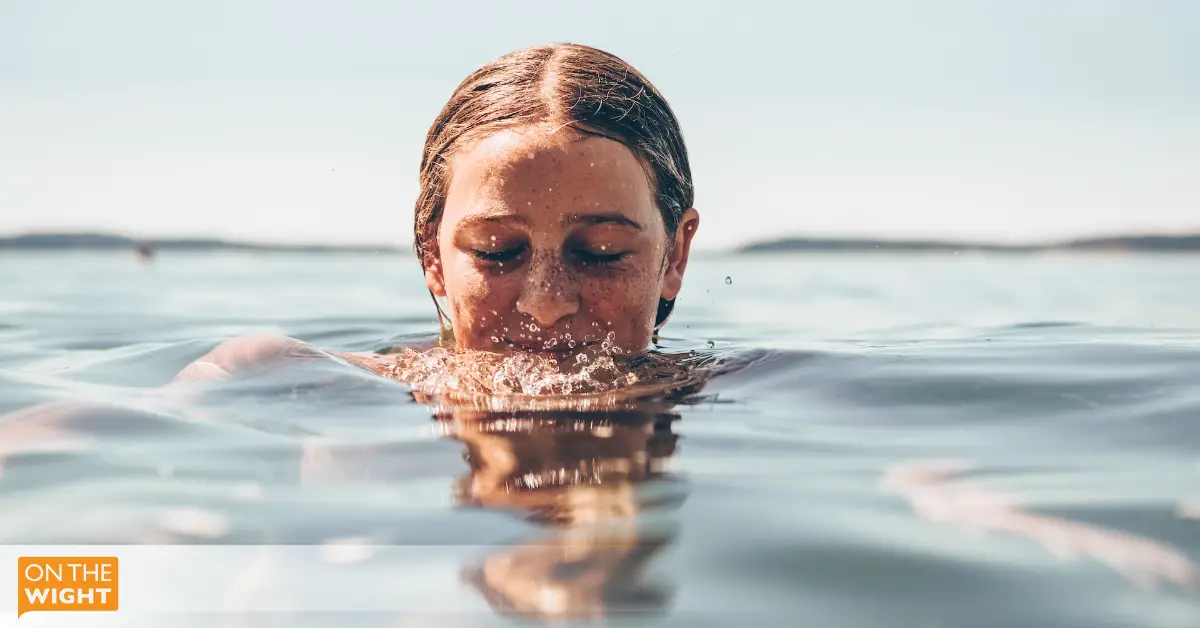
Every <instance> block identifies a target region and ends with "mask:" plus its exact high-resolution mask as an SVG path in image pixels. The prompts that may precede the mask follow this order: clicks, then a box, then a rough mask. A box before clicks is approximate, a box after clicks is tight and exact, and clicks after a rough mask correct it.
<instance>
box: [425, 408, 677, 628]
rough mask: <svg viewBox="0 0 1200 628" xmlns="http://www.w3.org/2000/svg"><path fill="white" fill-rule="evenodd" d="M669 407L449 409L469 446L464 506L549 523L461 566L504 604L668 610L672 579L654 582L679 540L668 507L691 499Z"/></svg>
mask: <svg viewBox="0 0 1200 628" xmlns="http://www.w3.org/2000/svg"><path fill="white" fill-rule="evenodd" d="M678 419H679V416H678V415H677V414H672V413H667V412H639V411H626V412H612V413H585V412H579V413H565V412H562V413H544V412H524V413H507V414H496V413H492V414H480V413H475V412H457V413H452V414H449V415H441V416H439V417H438V420H439V421H440V422H441V423H442V426H443V429H444V433H445V434H446V435H447V436H449V437H450V438H454V439H456V440H458V441H461V442H462V443H463V444H464V445H465V451H464V453H463V458H464V460H465V461H466V463H467V465H468V467H469V469H470V470H469V472H468V473H467V474H466V475H464V476H463V477H462V478H461V479H460V481H459V483H458V486H457V491H456V500H457V502H458V503H459V504H460V505H463V506H468V507H474V508H491V509H501V510H506V511H511V512H513V513H515V514H517V515H519V516H521V517H523V518H525V519H527V520H530V521H532V522H535V523H537V524H539V525H541V526H544V527H547V528H549V529H550V530H549V533H546V534H542V535H538V536H537V537H536V538H534V539H532V540H526V541H522V542H519V543H517V544H516V545H513V546H510V547H505V548H504V549H502V550H500V551H497V552H493V553H491V554H489V555H487V556H486V557H484V558H483V559H482V560H481V561H479V562H478V563H477V564H475V565H471V566H469V567H468V568H466V569H465V570H464V574H463V577H464V581H465V582H468V583H470V585H471V586H472V587H474V588H475V589H476V590H477V591H478V592H479V593H480V594H481V595H482V596H483V597H484V598H485V599H486V600H487V602H488V604H489V605H490V606H491V607H492V608H493V609H494V610H495V611H496V612H497V613H500V614H503V615H509V616H519V617H523V618H526V619H531V618H536V619H564V618H572V619H601V618H605V617H612V616H618V615H620V616H626V615H644V614H656V613H662V612H665V610H666V608H667V606H668V604H669V602H670V593H671V590H672V589H671V587H670V586H669V584H668V583H665V582H660V581H659V582H655V581H648V580H647V577H646V571H647V569H648V568H649V567H650V566H651V565H650V563H651V562H652V560H653V558H654V557H655V556H657V555H658V554H659V553H660V552H662V551H663V550H664V549H665V548H666V547H667V546H668V545H670V544H671V543H672V542H673V541H674V539H675V537H676V533H677V532H676V529H675V527H674V525H672V522H670V521H664V520H663V518H662V517H661V515H663V514H664V513H668V512H670V511H671V510H673V509H674V508H676V507H677V506H678V505H679V504H680V503H681V502H682V501H683V499H684V498H685V495H686V483H685V482H684V481H682V480H680V479H678V478H675V477H673V476H672V475H671V474H670V473H668V472H667V471H666V462H667V459H668V458H670V457H671V456H672V455H674V453H675V449H676V443H677V440H678V436H677V435H676V434H675V433H674V432H673V431H672V424H673V423H674V421H676V420H678Z"/></svg>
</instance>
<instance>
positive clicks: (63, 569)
mask: <svg viewBox="0 0 1200 628" xmlns="http://www.w3.org/2000/svg"><path fill="white" fill-rule="evenodd" d="M115 610H117V558H116V557H115V556H106V557H99V556H78V557H70V558H68V557H62V556H44V557H43V556H23V557H21V558H18V559H17V617H18V618H19V617H21V615H24V614H25V613H28V612H29V611H115Z"/></svg>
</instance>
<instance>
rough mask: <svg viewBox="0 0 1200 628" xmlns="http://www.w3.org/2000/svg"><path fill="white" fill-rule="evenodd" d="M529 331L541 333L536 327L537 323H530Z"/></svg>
mask: <svg viewBox="0 0 1200 628" xmlns="http://www.w3.org/2000/svg"><path fill="white" fill-rule="evenodd" d="M529 331H532V332H538V331H541V328H539V327H538V326H537V323H530V324H529Z"/></svg>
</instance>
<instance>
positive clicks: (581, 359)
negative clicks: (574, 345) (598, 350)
mask: <svg viewBox="0 0 1200 628" xmlns="http://www.w3.org/2000/svg"><path fill="white" fill-rule="evenodd" d="M587 361H588V356H587V354H586V353H580V354H579V355H577V356H575V363H576V364H583V363H584V362H587Z"/></svg>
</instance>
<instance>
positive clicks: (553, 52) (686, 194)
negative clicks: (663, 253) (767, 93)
mask: <svg viewBox="0 0 1200 628" xmlns="http://www.w3.org/2000/svg"><path fill="white" fill-rule="evenodd" d="M531 124H549V125H552V126H561V127H570V128H572V129H574V130H575V131H577V132H579V133H581V134H586V135H600V136H603V137H607V138H610V139H612V140H615V141H618V142H621V143H622V144H624V145H625V146H627V147H628V148H629V149H630V150H631V151H633V154H634V155H636V156H637V157H638V159H640V160H641V161H642V163H643V166H644V167H645V168H646V169H647V176H649V177H650V178H651V180H650V183H651V188H652V189H653V191H654V194H655V201H656V204H657V206H658V209H659V211H660V212H661V213H662V218H663V225H664V226H665V227H666V232H667V236H668V240H669V242H673V241H674V235H675V231H676V230H677V229H678V228H679V221H680V219H681V217H682V215H683V212H684V210H686V209H688V208H690V207H691V206H692V203H693V199H694V190H693V187H692V172H691V167H690V165H689V164H688V156H687V149H686V147H685V146H684V143H683V133H682V132H681V130H680V127H679V121H678V120H677V119H676V118H675V114H674V113H673V112H672V111H671V108H670V106H668V105H667V101H666V99H665V98H663V96H662V94H660V93H659V92H658V90H657V89H655V88H654V86H653V85H651V84H650V81H648V80H647V79H646V77H644V76H642V75H641V73H639V72H638V71H637V70H635V69H634V68H633V66H631V65H629V64H628V63H626V62H625V61H623V60H621V59H620V58H618V57H616V56H614V55H611V54H609V53H607V52H604V51H602V50H597V49H595V48H590V47H587V46H581V45H577V44H554V45H550V46H537V47H533V48H524V49H522V50H517V51H515V52H511V53H509V54H506V55H504V56H503V57H500V58H499V59H496V60H495V61H493V62H491V63H489V64H487V65H485V66H483V67H481V68H479V69H478V70H475V71H474V72H472V73H471V75H470V76H468V77H467V78H466V79H465V80H463V82H462V83H460V84H459V86H458V88H457V89H455V90H454V94H453V95H452V96H451V97H450V100H449V102H447V103H446V106H445V107H443V108H442V111H441V113H439V114H438V116H437V119H436V120H434V122H433V125H432V126H431V127H430V129H429V134H428V135H427V136H426V138H425V151H424V153H423V155H422V156H421V179H420V183H421V193H420V196H418V197H417V203H416V220H415V224H414V239H413V242H414V246H415V248H416V252H417V258H418V260H419V261H420V262H421V265H422V266H423V267H425V266H428V265H429V264H430V263H431V261H432V260H430V256H431V255H432V254H433V247H432V246H431V243H432V242H434V241H435V239H436V237H437V231H438V226H439V225H440V224H441V220H442V211H443V209H444V208H445V202H446V192H447V190H448V188H449V185H450V161H451V158H452V157H453V155H454V152H455V151H456V150H457V149H459V148H460V147H461V146H462V145H463V144H464V143H466V142H469V141H471V140H473V139H476V138H479V137H480V136H482V135H485V134H488V133H493V132H495V131H497V130H500V129H502V128H510V127H514V126H524V125H531ZM664 310H665V311H664ZM669 313H670V304H667V303H665V302H664V303H660V307H659V317H658V318H659V320H658V324H662V323H663V322H664V321H665V317H666V316H667V315H669Z"/></svg>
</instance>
